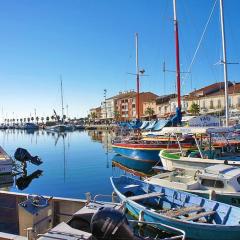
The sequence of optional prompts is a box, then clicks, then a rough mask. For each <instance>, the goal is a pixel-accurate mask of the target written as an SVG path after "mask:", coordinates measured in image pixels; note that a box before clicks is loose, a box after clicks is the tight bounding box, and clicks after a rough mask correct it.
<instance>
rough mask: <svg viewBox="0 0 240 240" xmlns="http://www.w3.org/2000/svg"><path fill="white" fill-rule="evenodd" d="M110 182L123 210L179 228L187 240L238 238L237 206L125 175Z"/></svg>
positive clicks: (140, 217) (238, 210) (239, 212)
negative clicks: (122, 204) (122, 205)
mask: <svg viewBox="0 0 240 240" xmlns="http://www.w3.org/2000/svg"><path fill="white" fill-rule="evenodd" d="M111 182H112V186H113V189H114V192H115V193H116V194H117V195H118V197H119V198H120V199H121V201H122V202H123V203H124V204H125V207H126V209H128V210H129V211H130V212H131V213H132V214H133V215H134V216H135V217H138V218H139V219H142V220H145V221H151V222H158V223H163V224H167V225H169V226H172V227H176V228H179V229H182V230H183V231H185V233H186V237H187V238H189V239H196V240H198V239H199V240H210V239H217V240H228V239H229V240H234V239H235V240H237V239H239V235H240V208H238V207H235V206H232V205H228V204H225V203H220V202H217V201H213V200H209V199H206V198H202V197H200V196H197V195H195V194H191V193H187V192H183V191H180V190H174V189H172V188H167V187H163V186H158V185H155V184H150V183H148V182H144V181H141V180H137V179H134V178H130V177H126V176H121V177H117V178H114V177H112V178H111ZM159 228H160V229H162V227H161V226H159Z"/></svg>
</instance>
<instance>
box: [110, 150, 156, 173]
mask: <svg viewBox="0 0 240 240" xmlns="http://www.w3.org/2000/svg"><path fill="white" fill-rule="evenodd" d="M112 164H113V165H114V166H116V167H118V168H120V169H123V170H125V171H127V172H130V173H133V174H134V175H137V176H146V175H150V174H151V173H152V172H153V169H152V167H153V165H152V164H151V163H149V162H142V161H136V160H134V159H130V158H126V157H123V156H121V155H119V154H116V155H115V156H114V157H113V159H112Z"/></svg>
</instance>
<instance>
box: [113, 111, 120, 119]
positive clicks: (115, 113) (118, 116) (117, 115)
mask: <svg viewBox="0 0 240 240" xmlns="http://www.w3.org/2000/svg"><path fill="white" fill-rule="evenodd" d="M113 114H114V119H115V120H116V121H118V120H119V118H120V112H118V111H115V112H114V113H113Z"/></svg>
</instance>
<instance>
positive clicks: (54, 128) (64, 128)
mask: <svg viewBox="0 0 240 240" xmlns="http://www.w3.org/2000/svg"><path fill="white" fill-rule="evenodd" d="M60 83H61V85H60V86H61V110H62V117H61V120H60V121H59V123H58V124H56V125H54V126H51V127H47V128H46V130H48V131H54V132H65V131H73V130H74V126H73V125H71V124H65V122H64V107H63V85H62V77H61V76H60ZM53 111H54V114H55V116H56V118H57V119H58V116H57V113H56V111H55V110H53Z"/></svg>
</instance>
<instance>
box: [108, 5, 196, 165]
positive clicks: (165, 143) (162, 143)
mask: <svg viewBox="0 0 240 240" xmlns="http://www.w3.org/2000/svg"><path fill="white" fill-rule="evenodd" d="M173 4H174V32H175V43H176V44H175V47H176V48H175V50H176V82H177V84H176V85H177V108H176V115H175V116H174V119H175V124H176V125H180V124H181V119H182V116H181V90H180V85H181V84H180V56H179V36H178V21H177V14H176V3H175V1H174V2H173ZM136 76H137V93H138V94H137V104H138V105H139V100H138V99H139V97H138V96H139V66H138V35H137V34H136ZM137 110H138V111H137V116H138V119H139V106H138V107H137ZM170 122H171V121H170ZM165 126H169V125H167V124H166V125H165ZM162 127H164V126H162ZM192 140H193V139H192V138H191V137H190V138H185V137H183V139H181V141H182V144H183V148H185V149H186V150H189V149H192V148H195V146H193V145H192V142H193V141H192ZM178 141H179V140H178V139H176V138H175V139H173V141H171V142H170V141H169V138H164V137H162V138H156V141H153V140H151V141H148V140H146V139H144V138H143V139H142V138H141V139H140V140H138V139H130V140H129V141H126V140H125V139H123V140H121V141H120V142H119V141H115V142H113V144H112V148H113V150H114V151H115V153H117V154H120V155H122V156H124V157H127V158H131V159H135V160H138V161H147V162H152V163H157V162H158V161H160V158H159V152H160V151H161V150H163V149H172V150H174V149H176V148H177V147H176V146H177V145H178Z"/></svg>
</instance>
